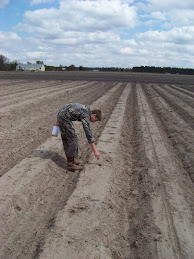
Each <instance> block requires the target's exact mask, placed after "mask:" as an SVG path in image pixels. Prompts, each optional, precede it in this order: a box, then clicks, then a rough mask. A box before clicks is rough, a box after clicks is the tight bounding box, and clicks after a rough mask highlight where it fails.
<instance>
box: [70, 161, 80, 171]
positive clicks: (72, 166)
mask: <svg viewBox="0 0 194 259" xmlns="http://www.w3.org/2000/svg"><path fill="white" fill-rule="evenodd" d="M82 169H83V167H82V166H80V165H76V164H75V163H73V162H70V163H67V170H69V171H73V172H74V171H76V170H82Z"/></svg>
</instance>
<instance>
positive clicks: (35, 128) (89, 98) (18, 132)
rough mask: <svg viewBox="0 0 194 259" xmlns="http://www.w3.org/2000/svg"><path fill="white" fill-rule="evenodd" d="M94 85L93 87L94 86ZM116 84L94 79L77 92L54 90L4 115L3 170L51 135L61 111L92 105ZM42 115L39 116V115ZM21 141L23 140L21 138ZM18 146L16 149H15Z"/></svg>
mask: <svg viewBox="0 0 194 259" xmlns="http://www.w3.org/2000/svg"><path fill="white" fill-rule="evenodd" d="M91 84H92V86H91ZM111 87H113V84H110V83H105V84H104V83H103V82H101V83H99V84H98V87H96V84H95V83H94V82H89V85H87V86H83V89H84V91H77V89H75V87H74V88H73V89H72V90H70V91H65V90H64V93H63V94H62V93H53V94H50V95H49V96H47V97H46V98H45V99H44V102H40V100H36V101H34V102H32V104H31V105H30V104H29V106H28V105H27V103H26V105H25V106H23V105H21V106H18V110H12V111H11V113H10V112H8V111H7V112H6V113H8V114H6V115H4V116H3V117H2V118H1V125H2V126H3V125H4V127H2V129H1V136H0V138H1V143H2V149H3V148H5V147H6V148H5V151H4V152H1V154H0V157H1V173H0V175H2V174H3V173H5V172H6V171H7V170H9V169H10V168H12V167H13V166H14V165H15V164H16V163H18V162H19V161H21V159H23V158H24V157H26V156H27V155H29V154H30V153H31V152H32V151H33V149H35V148H36V147H37V146H38V145H39V144H40V143H42V142H44V141H45V140H46V139H47V138H48V137H49V135H50V132H51V130H52V125H53V124H54V123H55V121H56V116H57V112H58V110H59V109H60V108H61V107H62V106H63V105H65V104H66V103H69V102H80V100H82V101H83V102H84V103H85V104H87V105H88V104H91V103H92V102H94V101H95V100H96V99H98V98H99V97H100V96H102V95H103V94H104V93H106V92H107V90H109V89H110V88H111ZM37 115H38V116H37ZM18 140H19V141H18ZM13 147H14V148H13Z"/></svg>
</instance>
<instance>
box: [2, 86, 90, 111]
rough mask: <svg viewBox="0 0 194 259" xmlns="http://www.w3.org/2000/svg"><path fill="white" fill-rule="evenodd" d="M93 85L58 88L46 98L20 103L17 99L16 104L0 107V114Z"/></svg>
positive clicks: (25, 100)
mask: <svg viewBox="0 0 194 259" xmlns="http://www.w3.org/2000/svg"><path fill="white" fill-rule="evenodd" d="M92 85H94V82H87V83H86V84H81V85H78V86H74V87H73V88H72V87H69V88H65V89H64V88H59V89H56V91H51V92H50V93H48V94H47V96H45V95H40V96H39V95H38V96H34V97H33V96H32V98H30V97H29V98H26V99H24V100H23V101H22V99H19V103H18V102H16V103H11V104H10V105H8V107H2V108H0V112H1V113H2V114H4V113H6V112H7V111H10V112H11V111H12V110H16V109H17V108H20V106H21V105H22V106H25V105H26V106H27V105H28V106H29V105H31V104H35V103H37V102H41V101H42V100H44V98H46V97H47V98H50V96H59V95H62V94H64V92H66V91H72V90H75V89H76V90H78V89H79V88H84V87H88V86H92ZM80 91H81V89H80Z"/></svg>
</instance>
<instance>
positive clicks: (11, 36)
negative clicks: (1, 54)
mask: <svg viewBox="0 0 194 259" xmlns="http://www.w3.org/2000/svg"><path fill="white" fill-rule="evenodd" d="M19 41H21V38H20V37H19V36H18V35H17V34H16V33H15V32H4V31H0V46H1V47H0V48H1V49H3V48H9V47H11V46H13V47H14V44H15V43H17V42H19ZM13 43H14V44H13ZM1 49H0V50H1Z"/></svg>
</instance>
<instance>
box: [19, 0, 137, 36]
mask: <svg viewBox="0 0 194 259" xmlns="http://www.w3.org/2000/svg"><path fill="white" fill-rule="evenodd" d="M136 23H137V14H136V8H135V7H134V6H133V7H129V6H128V4H126V3H122V2H120V1H108V0H98V1H78V0H71V1H70V0H67V1H62V2H61V3H60V8H59V9H54V8H51V9H41V10H36V11H33V12H32V11H28V12H26V13H25V15H24V21H23V23H22V24H19V25H18V26H17V27H18V29H20V30H24V31H26V32H34V33H37V34H42V36H43V35H44V34H45V35H47V34H52V33H53V34H54V36H55V34H56V33H57V34H58V35H59V34H60V33H63V32H64V31H82V32H84V31H85V32H93V31H110V30H111V31H112V30H114V31H115V30H118V29H119V28H133V27H135V25H136Z"/></svg>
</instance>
